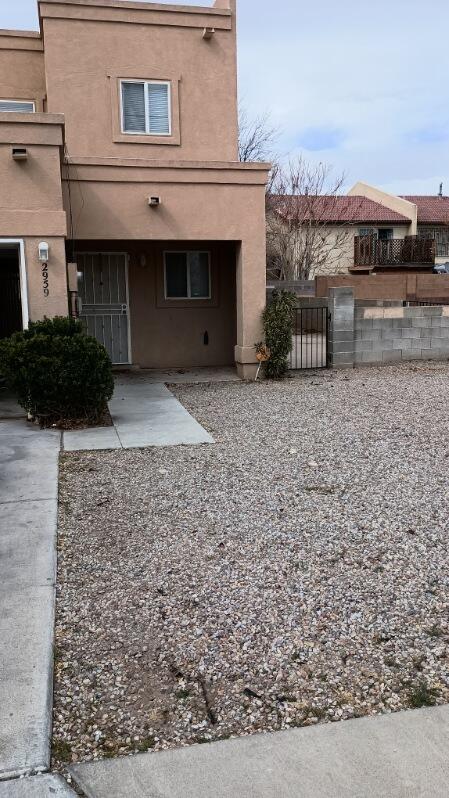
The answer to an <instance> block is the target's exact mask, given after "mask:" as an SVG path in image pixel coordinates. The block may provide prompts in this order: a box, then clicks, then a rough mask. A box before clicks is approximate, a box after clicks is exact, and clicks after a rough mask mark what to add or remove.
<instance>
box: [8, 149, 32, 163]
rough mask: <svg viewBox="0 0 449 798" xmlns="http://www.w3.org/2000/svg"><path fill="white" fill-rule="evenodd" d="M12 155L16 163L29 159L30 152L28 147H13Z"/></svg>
mask: <svg viewBox="0 0 449 798" xmlns="http://www.w3.org/2000/svg"><path fill="white" fill-rule="evenodd" d="M11 155H12V157H13V159H14V161H26V160H27V159H28V151H27V148H26V147H13V148H12V151H11Z"/></svg>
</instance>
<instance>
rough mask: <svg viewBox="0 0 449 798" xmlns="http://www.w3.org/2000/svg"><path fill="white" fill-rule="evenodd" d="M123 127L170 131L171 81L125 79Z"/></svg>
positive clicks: (149, 132) (153, 132)
mask: <svg viewBox="0 0 449 798" xmlns="http://www.w3.org/2000/svg"><path fill="white" fill-rule="evenodd" d="M121 94H122V131H123V133H143V134H147V135H152V136H168V135H170V85H169V83H167V82H163V81H128V80H127V81H124V80H123V81H122V92H121Z"/></svg>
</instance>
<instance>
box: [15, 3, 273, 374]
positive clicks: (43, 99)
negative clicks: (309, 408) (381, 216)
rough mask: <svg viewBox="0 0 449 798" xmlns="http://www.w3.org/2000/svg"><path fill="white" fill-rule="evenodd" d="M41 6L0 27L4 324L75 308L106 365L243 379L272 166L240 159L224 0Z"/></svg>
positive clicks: (255, 317)
mask: <svg viewBox="0 0 449 798" xmlns="http://www.w3.org/2000/svg"><path fill="white" fill-rule="evenodd" d="M38 7H39V18H40V31H39V32H36V33H34V32H25V31H23V32H22V31H20V32H19V31H0V270H1V271H2V273H3V275H4V276H5V281H6V282H5V284H6V286H7V290H5V291H4V292H2V294H1V295H0V318H1V319H2V320H3V321H2V322H0V325H1V326H0V335H2V334H3V335H5V334H7V333H8V332H10V331H11V330H12V329H18V328H20V327H21V326H23V325H26V324H27V322H28V319H38V318H41V317H43V316H44V315H45V316H53V315H56V314H64V315H66V314H67V313H68V312H70V310H73V309H74V308H75V307H76V308H77V309H78V311H79V313H80V315H81V318H82V319H83V320H84V322H85V325H86V327H87V329H88V330H89V332H91V333H92V334H93V335H95V336H96V337H97V338H98V339H99V340H100V341H101V342H102V343H104V345H105V346H106V348H107V349H108V351H109V352H110V354H111V357H112V360H113V362H114V363H116V364H121V365H128V364H129V365H134V366H139V367H142V368H166V367H189V366H212V365H213V366H219V365H228V364H232V363H234V362H235V363H236V364H237V368H238V372H239V374H240V375H241V376H242V377H250V376H252V374H253V373H254V370H255V353H254V342H255V341H257V340H258V339H259V338H260V316H261V312H262V309H263V307H264V303H265V214H264V195H265V183H266V179H267V171H268V166H267V165H266V164H260V163H257V164H242V163H239V161H238V155H237V74H236V8H235V0H216V2H215V3H214V4H213V5H212V6H211V7H204V8H203V7H196V6H182V5H180V6H175V5H158V4H155V3H141V2H124V1H122V0H40V2H39V3H38ZM0 23H1V11H0Z"/></svg>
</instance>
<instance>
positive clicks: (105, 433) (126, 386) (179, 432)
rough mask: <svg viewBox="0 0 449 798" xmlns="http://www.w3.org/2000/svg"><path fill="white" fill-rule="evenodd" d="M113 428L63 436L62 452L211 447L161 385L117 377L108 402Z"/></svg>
mask: <svg viewBox="0 0 449 798" xmlns="http://www.w3.org/2000/svg"><path fill="white" fill-rule="evenodd" d="M109 410H110V413H111V417H112V421H113V424H114V426H113V427H92V428H91V429H83V430H71V431H69V432H64V450H65V451H67V452H72V451H82V450H89V449H137V448H141V447H144V446H178V445H181V444H184V445H192V444H199V443H213V442H214V440H213V438H212V437H211V436H210V435H209V433H208V432H206V430H205V429H203V427H202V426H201V425H200V424H198V422H197V421H195V419H194V418H193V417H192V416H191V415H190V413H189V412H188V411H187V410H186V409H185V407H183V406H182V404H181V403H180V402H178V400H177V399H176V398H175V397H174V396H173V394H172V393H171V391H169V390H168V388H167V387H166V386H165V385H164V384H163V383H162V382H154V381H153V379H152V378H151V377H150V378H146V377H142V376H141V375H140V374H139V375H130V376H129V377H126V376H125V377H123V376H122V377H119V378H118V379H117V380H116V384H115V390H114V396H113V397H112V399H111V401H110V402H109Z"/></svg>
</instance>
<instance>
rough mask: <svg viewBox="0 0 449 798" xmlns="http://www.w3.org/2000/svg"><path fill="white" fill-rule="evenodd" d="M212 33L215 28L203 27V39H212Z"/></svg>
mask: <svg viewBox="0 0 449 798" xmlns="http://www.w3.org/2000/svg"><path fill="white" fill-rule="evenodd" d="M214 33H215V28H204V30H203V39H206V41H208V40H209V39H212V36H213V35H214Z"/></svg>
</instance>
